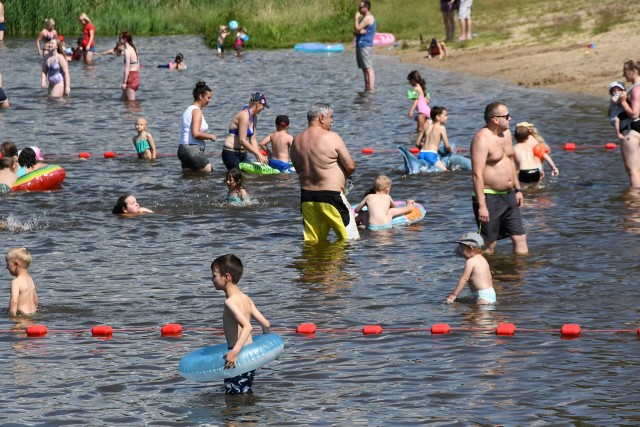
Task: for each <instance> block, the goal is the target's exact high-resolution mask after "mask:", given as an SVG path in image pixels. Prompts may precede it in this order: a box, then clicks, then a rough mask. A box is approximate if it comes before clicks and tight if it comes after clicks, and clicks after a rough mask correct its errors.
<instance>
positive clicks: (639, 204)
mask: <svg viewBox="0 0 640 427" xmlns="http://www.w3.org/2000/svg"><path fill="white" fill-rule="evenodd" d="M620 199H621V200H622V202H623V203H624V204H625V205H626V206H627V211H626V212H627V215H626V216H624V217H623V218H622V224H621V227H622V229H623V230H625V231H628V232H630V233H634V234H640V189H638V188H628V189H627V190H626V191H625V192H624V193H622V194H621V195H620Z"/></svg>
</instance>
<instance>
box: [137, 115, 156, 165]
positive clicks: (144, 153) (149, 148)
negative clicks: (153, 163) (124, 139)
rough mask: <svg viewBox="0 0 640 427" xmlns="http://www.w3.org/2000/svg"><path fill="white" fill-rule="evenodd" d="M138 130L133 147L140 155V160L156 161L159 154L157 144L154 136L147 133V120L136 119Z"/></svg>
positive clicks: (142, 118)
mask: <svg viewBox="0 0 640 427" xmlns="http://www.w3.org/2000/svg"><path fill="white" fill-rule="evenodd" d="M136 130H137V131H138V134H137V135H136V136H134V137H133V147H134V148H135V149H136V153H138V158H139V159H141V160H144V159H146V160H150V159H155V158H156V156H157V155H158V152H157V151H156V143H155V141H154V140H153V136H151V134H150V133H149V132H147V119H145V118H144V117H138V118H137V119H136Z"/></svg>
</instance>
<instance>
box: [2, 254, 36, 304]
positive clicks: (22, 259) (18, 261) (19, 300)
mask: <svg viewBox="0 0 640 427" xmlns="http://www.w3.org/2000/svg"><path fill="white" fill-rule="evenodd" d="M6 261H7V270H9V273H11V275H12V276H13V277H15V279H13V280H12V281H11V302H10V303H9V314H10V315H11V316H17V315H19V314H33V313H35V312H36V311H37V310H38V294H37V293H36V285H35V283H34V282H33V279H32V278H31V276H29V270H28V269H29V266H30V265H31V254H30V253H29V250H27V248H13V249H10V250H9V252H7V257H6Z"/></svg>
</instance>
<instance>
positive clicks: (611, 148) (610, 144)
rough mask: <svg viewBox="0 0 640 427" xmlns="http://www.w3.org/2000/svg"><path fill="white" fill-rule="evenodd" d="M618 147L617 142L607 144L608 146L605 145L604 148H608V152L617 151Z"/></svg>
mask: <svg viewBox="0 0 640 427" xmlns="http://www.w3.org/2000/svg"><path fill="white" fill-rule="evenodd" d="M617 147H618V146H617V145H616V143H615V142H607V143H606V144H604V148H606V149H607V150H615V149H616V148H617Z"/></svg>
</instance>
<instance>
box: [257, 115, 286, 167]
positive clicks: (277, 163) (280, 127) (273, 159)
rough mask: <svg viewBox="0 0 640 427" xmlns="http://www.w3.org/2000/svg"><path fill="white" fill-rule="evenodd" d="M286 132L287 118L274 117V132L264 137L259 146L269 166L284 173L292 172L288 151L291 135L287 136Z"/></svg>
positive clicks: (281, 116)
mask: <svg viewBox="0 0 640 427" xmlns="http://www.w3.org/2000/svg"><path fill="white" fill-rule="evenodd" d="M288 130H289V117H288V116H285V115H284V114H281V115H279V116H278V117H276V131H275V132H271V133H270V134H269V135H267V136H265V137H264V139H263V140H262V141H261V142H260V144H259V146H260V148H261V149H263V150H265V151H266V152H267V156H268V157H269V166H271V167H272V168H274V169H278V170H279V171H280V172H286V173H289V172H292V166H291V164H290V163H289V149H291V143H292V142H293V135H289V132H287V131H288ZM269 144H271V150H269V147H268V145H269Z"/></svg>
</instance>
